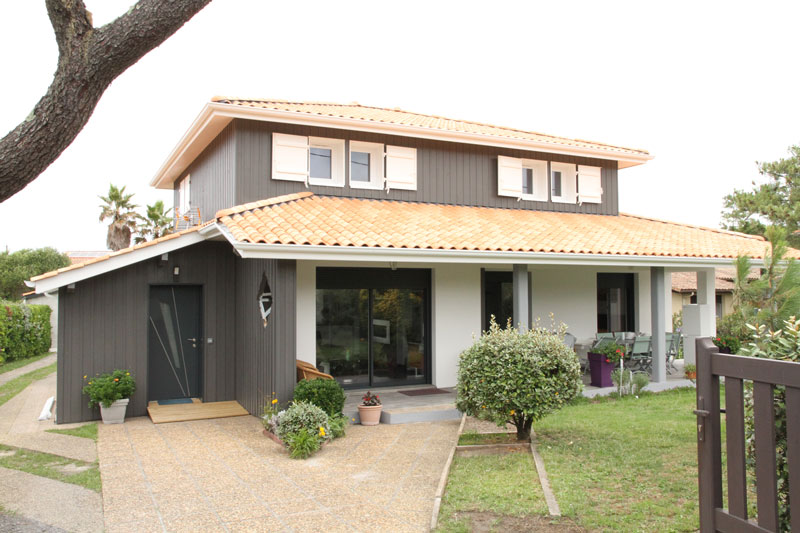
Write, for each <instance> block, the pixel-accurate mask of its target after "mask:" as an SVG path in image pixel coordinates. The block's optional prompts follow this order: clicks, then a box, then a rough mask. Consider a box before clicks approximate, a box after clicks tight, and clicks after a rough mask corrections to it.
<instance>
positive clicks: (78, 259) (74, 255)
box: [64, 250, 109, 265]
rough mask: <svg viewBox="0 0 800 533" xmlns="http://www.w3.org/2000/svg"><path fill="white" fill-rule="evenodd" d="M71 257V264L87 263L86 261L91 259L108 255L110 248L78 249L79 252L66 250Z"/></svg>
mask: <svg viewBox="0 0 800 533" xmlns="http://www.w3.org/2000/svg"><path fill="white" fill-rule="evenodd" d="M64 253H65V254H67V257H69V261H70V264H73V265H74V264H76V263H85V262H86V261H91V260H92V259H96V258H98V257H103V256H104V255H108V254H109V251H108V250H103V251H92V252H88V251H84V250H82V251H78V252H64Z"/></svg>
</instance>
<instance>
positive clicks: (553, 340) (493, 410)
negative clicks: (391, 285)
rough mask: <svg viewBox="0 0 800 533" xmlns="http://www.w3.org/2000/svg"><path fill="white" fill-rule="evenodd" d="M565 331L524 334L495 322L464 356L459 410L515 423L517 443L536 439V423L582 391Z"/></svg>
mask: <svg viewBox="0 0 800 533" xmlns="http://www.w3.org/2000/svg"><path fill="white" fill-rule="evenodd" d="M562 339H563V332H559V333H553V332H551V331H548V330H545V329H541V328H536V329H533V330H529V331H526V332H524V333H521V332H519V331H518V330H516V329H514V328H512V327H510V326H509V327H508V328H506V329H501V328H500V327H499V326H498V325H497V324H495V323H492V325H491V327H490V328H489V331H488V332H485V333H484V334H483V336H481V337H480V338H479V339H477V340H476V341H475V343H474V344H473V345H472V346H470V347H469V348H467V349H466V350H465V351H464V352H462V353H461V357H460V360H459V365H458V390H457V399H456V407H458V409H459V410H460V411H462V412H464V413H466V414H468V415H470V416H477V417H478V418H482V419H484V420H491V421H493V422H495V423H496V424H497V425H499V426H504V425H505V424H507V423H512V424H514V426H516V428H517V439H519V440H525V439H528V438H530V433H531V425H532V424H533V422H535V421H537V420H539V419H541V418H542V417H544V416H545V415H547V414H548V413H551V412H553V411H555V410H557V409H559V408H561V407H562V406H563V405H564V404H566V403H567V402H569V401H570V400H572V399H573V398H575V397H576V396H577V395H578V394H579V393H580V391H581V388H582V383H581V370H580V363H579V362H578V356H577V355H576V354H575V352H573V351H572V350H571V349H570V348H568V347H567V346H566V345H565V344H564V342H563V340H562Z"/></svg>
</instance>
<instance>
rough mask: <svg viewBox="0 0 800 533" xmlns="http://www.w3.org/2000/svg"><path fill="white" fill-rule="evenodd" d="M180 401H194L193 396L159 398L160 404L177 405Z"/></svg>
mask: <svg viewBox="0 0 800 533" xmlns="http://www.w3.org/2000/svg"><path fill="white" fill-rule="evenodd" d="M179 403H193V402H192V399H191V398H174V399H172V400H158V405H175V404H179Z"/></svg>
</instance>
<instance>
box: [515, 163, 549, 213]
mask: <svg viewBox="0 0 800 533" xmlns="http://www.w3.org/2000/svg"><path fill="white" fill-rule="evenodd" d="M526 168H527V169H531V170H532V173H531V174H532V179H531V186H532V187H533V192H532V193H525V192H523V193H522V194H521V195H520V198H521V199H522V200H527V201H532V202H546V201H547V198H548V195H549V194H550V188H549V180H548V179H547V177H548V171H547V161H544V160H542V159H522V171H523V175H524V171H525V169H526ZM520 178H521V179H524V178H523V177H522V176H520ZM537 178H538V179H541V178H544V191H540V192H538V193H537V192H536V191H537V187H536V185H537ZM523 185H524V183H523ZM522 190H523V191H524V187H523V188H522Z"/></svg>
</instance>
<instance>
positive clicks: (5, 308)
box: [0, 301, 52, 361]
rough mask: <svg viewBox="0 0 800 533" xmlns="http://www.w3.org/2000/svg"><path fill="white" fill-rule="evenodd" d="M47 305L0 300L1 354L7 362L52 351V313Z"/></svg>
mask: <svg viewBox="0 0 800 533" xmlns="http://www.w3.org/2000/svg"><path fill="white" fill-rule="evenodd" d="M51 312H52V310H51V309H50V307H48V306H46V305H27V304H19V303H11V302H3V301H0V356H2V357H3V360H5V361H13V360H15V359H24V358H26V357H33V356H34V355H39V354H42V353H44V352H47V351H48V350H50V313H51Z"/></svg>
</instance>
